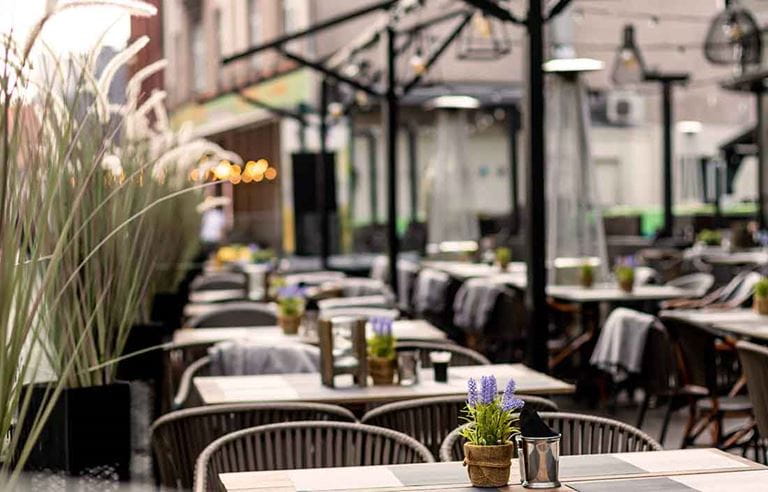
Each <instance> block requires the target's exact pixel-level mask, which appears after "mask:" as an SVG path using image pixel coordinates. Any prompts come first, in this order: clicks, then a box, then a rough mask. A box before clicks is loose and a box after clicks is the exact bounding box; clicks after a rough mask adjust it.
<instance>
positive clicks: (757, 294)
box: [752, 277, 768, 316]
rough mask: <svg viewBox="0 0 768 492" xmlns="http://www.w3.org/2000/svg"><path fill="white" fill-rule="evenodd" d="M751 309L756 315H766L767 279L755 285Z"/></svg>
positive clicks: (767, 304)
mask: <svg viewBox="0 0 768 492" xmlns="http://www.w3.org/2000/svg"><path fill="white" fill-rule="evenodd" d="M752 307H753V309H754V310H755V312H756V313H757V314H759V315H761V316H765V315H768V278H766V277H763V278H761V279H760V280H758V281H757V283H755V289H754V294H753V296H752Z"/></svg>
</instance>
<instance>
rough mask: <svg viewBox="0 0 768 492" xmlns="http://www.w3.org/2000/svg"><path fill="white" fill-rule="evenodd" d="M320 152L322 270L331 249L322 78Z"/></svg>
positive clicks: (325, 91) (325, 92) (324, 85)
mask: <svg viewBox="0 0 768 492" xmlns="http://www.w3.org/2000/svg"><path fill="white" fill-rule="evenodd" d="M319 113H320V152H319V153H318V156H317V169H316V172H315V177H316V180H317V183H316V192H317V204H318V209H319V210H320V265H321V268H322V269H323V270H327V269H328V257H329V256H330V250H331V237H330V236H331V234H330V233H331V231H330V228H329V220H328V213H329V209H330V207H329V206H328V199H329V196H328V193H327V189H326V188H327V186H326V183H325V180H326V178H327V176H328V172H327V165H328V163H327V162H326V153H327V151H328V150H327V144H328V142H327V140H328V81H327V80H326V79H323V80H322V82H321V83H320V111H319Z"/></svg>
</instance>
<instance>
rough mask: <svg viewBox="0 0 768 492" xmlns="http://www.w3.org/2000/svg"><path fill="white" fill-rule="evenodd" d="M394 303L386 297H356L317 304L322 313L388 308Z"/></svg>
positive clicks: (323, 301) (328, 300)
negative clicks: (354, 308) (365, 308)
mask: <svg viewBox="0 0 768 492" xmlns="http://www.w3.org/2000/svg"><path fill="white" fill-rule="evenodd" d="M391 306H392V302H390V300H389V299H387V297H386V296H381V295H374V296H356V297H334V298H332V299H323V300H322V301H319V302H318V303H317V307H319V308H320V310H321V311H323V310H325V309H335V308H344V307H381V308H388V307H391Z"/></svg>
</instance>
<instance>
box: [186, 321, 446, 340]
mask: <svg viewBox="0 0 768 492" xmlns="http://www.w3.org/2000/svg"><path fill="white" fill-rule="evenodd" d="M367 329H368V330H367V331H368V335H369V336H371V335H372V334H373V328H372V327H371V325H370V324H369V325H368V326H367ZM392 332H393V334H394V335H395V338H398V339H400V340H427V341H436V342H443V341H447V336H446V334H445V332H444V331H442V330H441V329H439V328H437V327H435V326H434V325H432V324H430V323H429V322H427V321H424V320H398V321H395V322H394V323H393V324H392ZM241 338H243V339H248V340H249V341H251V342H252V341H262V340H263V341H264V342H265V343H280V342H296V341H298V342H305V343H317V339H316V338H305V337H301V336H299V335H286V334H284V333H283V330H282V329H281V328H280V327H279V326H259V327H231V328H182V329H180V330H176V331H175V332H174V334H173V344H174V345H176V346H185V345H205V344H213V343H217V342H223V341H225V340H237V339H241Z"/></svg>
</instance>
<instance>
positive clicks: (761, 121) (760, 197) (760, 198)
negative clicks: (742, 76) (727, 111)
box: [755, 90, 768, 229]
mask: <svg viewBox="0 0 768 492" xmlns="http://www.w3.org/2000/svg"><path fill="white" fill-rule="evenodd" d="M763 97H764V95H763V92H762V90H761V91H759V92H756V93H755V102H756V107H755V110H756V111H757V125H756V128H755V132H757V136H756V138H755V143H756V144H757V223H758V224H759V226H760V228H761V229H765V227H766V225H768V224H767V223H768V221H766V217H765V201H766V200H765V194H766V191H767V190H766V189H765V179H766V169H765V146H766V135H765V115H763Z"/></svg>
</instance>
